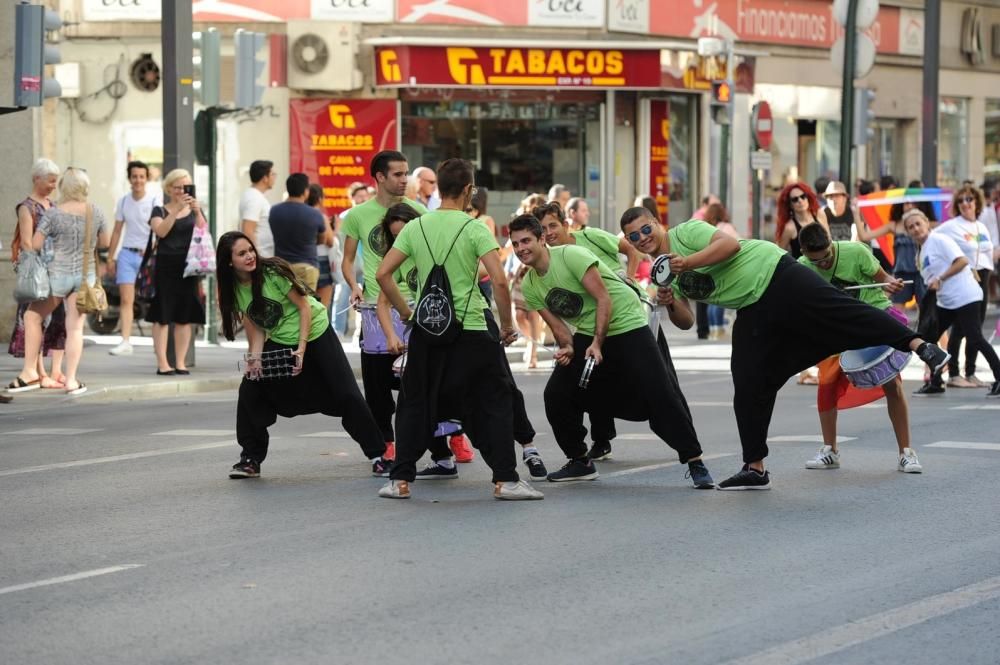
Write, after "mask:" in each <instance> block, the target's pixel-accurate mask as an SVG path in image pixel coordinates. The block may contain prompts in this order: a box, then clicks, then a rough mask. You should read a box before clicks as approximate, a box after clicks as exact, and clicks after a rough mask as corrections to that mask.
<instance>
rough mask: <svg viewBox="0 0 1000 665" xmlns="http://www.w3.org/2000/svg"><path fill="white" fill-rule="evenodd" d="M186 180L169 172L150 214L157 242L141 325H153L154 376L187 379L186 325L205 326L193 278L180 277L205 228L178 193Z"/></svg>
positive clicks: (189, 199)
mask: <svg viewBox="0 0 1000 665" xmlns="http://www.w3.org/2000/svg"><path fill="white" fill-rule="evenodd" d="M190 184H191V174H189V173H188V172H187V171H185V170H184V169H174V170H173V171H171V172H170V173H168V174H167V177H165V178H164V179H163V193H164V195H165V196H166V202H165V203H164V204H163V205H162V206H156V207H155V208H153V213H152V217H151V218H150V220H149V225H150V227H151V228H152V229H153V233H155V234H156V236H157V238H159V240H158V241H157V244H156V276H155V277H154V278H153V282H154V284H155V285H156V295H155V296H153V301H152V302H151V303H150V304H149V311H148V312H147V313H146V321H148V322H149V323H152V324H153V350H154V351H155V352H156V365H157V367H156V373H157V375H159V376H171V375H174V374H182V375H185V374H190V373H191V372H189V371H188V369H187V367H185V358H186V356H187V350H188V346H189V345H190V344H191V324H194V323H197V324H204V323H205V308H204V307H202V304H201V300H200V299H199V298H198V280H199V279H200V278H199V277H184V266H185V264H186V259H187V252H188V247H189V246H190V245H191V237H192V235H193V234H194V227H195V225H196V224H197V225H198V226H199V227H204V226H205V225H206V224H208V222H206V221H205V216H204V215H203V214H202V212H201V206H200V205H199V203H198V200H197V199H195V198H194V197H193V196H190V195H189V194H187V193H186V192H185V191H184V187H185V186H187V185H190ZM171 324H173V326H174V362H175V363H176V364H177V366H176V368H175V367H171V366H170V363H169V362H167V333H168V332H169V330H170V325H171Z"/></svg>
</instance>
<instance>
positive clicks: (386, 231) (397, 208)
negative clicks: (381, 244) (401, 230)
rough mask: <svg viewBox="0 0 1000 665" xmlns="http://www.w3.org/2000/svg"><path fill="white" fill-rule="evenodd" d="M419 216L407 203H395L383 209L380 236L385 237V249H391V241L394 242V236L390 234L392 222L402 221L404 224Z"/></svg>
mask: <svg viewBox="0 0 1000 665" xmlns="http://www.w3.org/2000/svg"><path fill="white" fill-rule="evenodd" d="M419 216H420V215H419V213H417V211H416V210H415V209H414V208H413V206H411V205H410V204H409V203H397V204H396V205H394V206H392V207H391V208H389V209H388V210H386V211H385V217H383V218H382V237H384V238H385V251H387V252H388V251H389V250H390V249H392V245H393V243H394V242H396V237H395V236H394V235H392V229H391V228H390V227H392V223H393V222H403V223H404V224H405V223H407V222H410V221H412V220H414V219H416V218H417V217H419Z"/></svg>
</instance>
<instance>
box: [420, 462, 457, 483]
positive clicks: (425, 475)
mask: <svg viewBox="0 0 1000 665" xmlns="http://www.w3.org/2000/svg"><path fill="white" fill-rule="evenodd" d="M448 478H458V467H457V466H455V465H452V467H451V468H450V469H449V468H447V467H443V466H441V465H440V464H438V463H436V462H431V463H430V464H428V465H427V466H426V467H424V468H423V469H421V470H420V471H417V479H418V480H419V479H424V480H435V479H440V480H446V479H448Z"/></svg>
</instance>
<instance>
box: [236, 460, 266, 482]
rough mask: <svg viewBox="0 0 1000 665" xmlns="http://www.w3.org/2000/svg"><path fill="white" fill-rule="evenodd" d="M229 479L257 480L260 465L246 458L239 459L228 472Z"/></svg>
mask: <svg viewBox="0 0 1000 665" xmlns="http://www.w3.org/2000/svg"><path fill="white" fill-rule="evenodd" d="M229 477H230V478H233V479H236V478H259V477H260V464H258V463H257V462H255V461H253V460H252V459H247V458H246V457H241V458H240V461H239V462H237V463H236V464H234V465H233V468H232V469H230V471H229Z"/></svg>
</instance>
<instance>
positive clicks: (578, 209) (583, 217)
mask: <svg viewBox="0 0 1000 665" xmlns="http://www.w3.org/2000/svg"><path fill="white" fill-rule="evenodd" d="M566 219H567V220H568V221H569V228H570V230H571V231H581V230H583V229H585V228H587V223H588V222H589V221H590V206H588V205H587V199H585V198H582V197H580V196H574V197H573V198H571V199H570V200H569V203H567V204H566Z"/></svg>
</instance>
